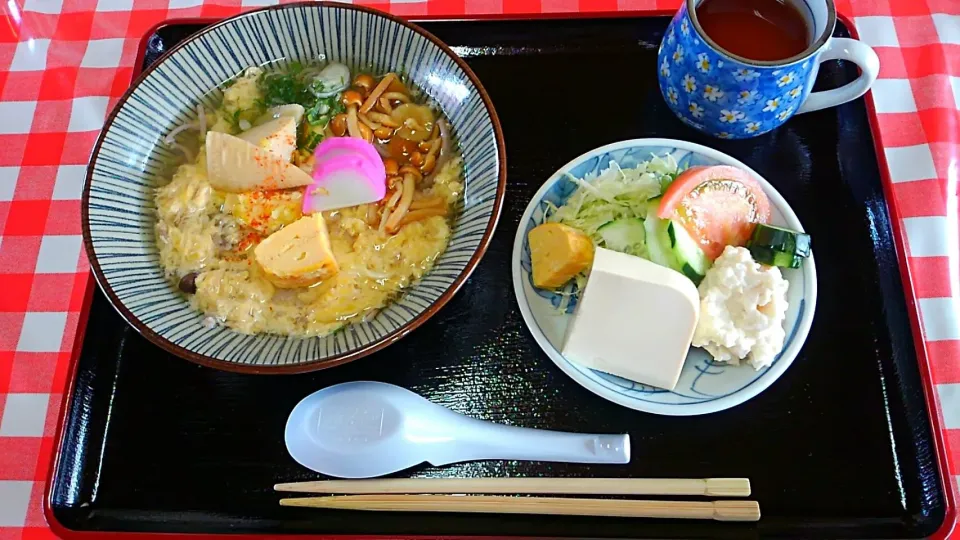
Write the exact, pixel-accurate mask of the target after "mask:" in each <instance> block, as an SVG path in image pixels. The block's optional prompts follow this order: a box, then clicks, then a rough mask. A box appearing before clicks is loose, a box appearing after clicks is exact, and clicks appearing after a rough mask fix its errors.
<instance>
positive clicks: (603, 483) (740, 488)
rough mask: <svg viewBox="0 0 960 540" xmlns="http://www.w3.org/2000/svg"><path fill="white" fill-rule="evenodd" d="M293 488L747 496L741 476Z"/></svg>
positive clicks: (307, 488)
mask: <svg viewBox="0 0 960 540" xmlns="http://www.w3.org/2000/svg"><path fill="white" fill-rule="evenodd" d="M273 489H275V490H276V491H286V492H297V493H340V494H389V493H404V494H411V493H431V494H440V493H485V494H497V493H499V494H518V493H540V494H553V495H671V496H672V495H696V496H708V497H747V496H749V495H750V480H749V479H747V478H390V479H383V480H324V481H318V482H293V483H288V484H277V485H275V486H274V487H273Z"/></svg>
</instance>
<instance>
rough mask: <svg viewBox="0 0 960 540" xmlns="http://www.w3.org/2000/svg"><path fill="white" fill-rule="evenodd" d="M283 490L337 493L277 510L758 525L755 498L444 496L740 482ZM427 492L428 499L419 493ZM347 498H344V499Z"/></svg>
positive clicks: (641, 491)
mask: <svg viewBox="0 0 960 540" xmlns="http://www.w3.org/2000/svg"><path fill="white" fill-rule="evenodd" d="M274 489H275V490H277V491H282V492H300V493H337V494H341V495H336V496H327V497H301V498H287V499H281V500H280V504H281V505H283V506H300V507H310V508H328V509H341V510H364V511H378V512H462V513H494V514H540V515H576V516H608V517H635V518H675V519H713V520H718V521H757V520H759V519H760V506H759V505H758V504H757V502H756V501H674V500H667V501H653V500H623V499H594V498H560V497H503V496H495V495H470V496H458V495H451V494H462V495H466V494H474V493H486V494H490V493H499V494H507V493H509V494H521V493H538V494H558V495H559V494H563V495H664V496H677V495H693V496H714V497H744V496H748V495H750V481H749V480H748V479H746V478H705V479H694V478H662V479H661V478H469V479H455V478H437V479H432V478H414V479H387V480H346V481H343V480H330V481H319V482H295V483H288V484H277V485H276V486H274ZM426 493H429V494H430V495H425V494H426ZM344 494H349V495H344Z"/></svg>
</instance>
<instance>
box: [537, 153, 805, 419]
mask: <svg viewBox="0 0 960 540" xmlns="http://www.w3.org/2000/svg"><path fill="white" fill-rule="evenodd" d="M667 155H671V156H673V157H674V159H676V161H677V163H678V165H679V167H680V168H681V169H686V168H688V167H693V166H697V165H718V164H722V163H721V162H720V161H717V160H715V159H712V158H710V157H707V156H704V155H702V154H697V153H694V152H689V151H686V150H680V149H677V148H670V147H652V146H632V147H629V148H622V149H619V150H614V151H611V152H606V153H604V154H602V155H600V156H598V157H593V158H590V159H587V160H585V161H583V162H581V163H578V164H576V165H575V166H574V167H573V168H572V169H570V170H569V171H567V172H569V173H570V174H572V175H573V176H575V177H577V178H589V177H595V176H597V175H599V174H600V173H601V171H603V170H604V169H607V168H608V167H610V163H611V162H614V163H616V164H618V165H619V166H620V167H621V168H624V169H628V168H633V167H636V166H637V165H638V164H639V163H641V162H643V161H647V160H649V159H651V158H652V157H654V156H657V157H666V156H667ZM574 191H576V185H575V184H574V183H573V182H571V181H569V180H567V179H565V178H559V179H557V180H556V181H555V182H554V184H553V185H552V186H550V187H549V188H548V190H547V192H546V193H545V195H544V196H543V197H542V198H541V199H540V200H539V201H536V204H537V208H536V210H535V211H534V212H533V213H532V215H531V217H530V219H529V220H527V222H526V223H525V225H524V229H523V244H522V251H521V254H520V269H521V273H522V274H523V277H524V280H525V281H526V282H527V284H529V290H532V291H533V292H534V293H535V294H536V295H537V296H539V297H541V298H544V299H546V300H548V301H549V302H550V304H551V305H552V306H553V307H554V308H559V306H560V305H561V299H562V295H561V294H558V293H557V292H553V291H548V290H543V289H539V288H537V287H535V286H534V285H533V275H532V271H531V258H530V257H531V256H530V244H529V241H528V240H527V238H528V234H529V232H530V230H531V229H533V228H534V227H536V226H537V225H540V224H542V223H543V222H544V216H545V211H546V209H547V208H549V206H550V204H552V205H555V206H562V205H563V204H565V203H566V201H567V199H568V198H569V197H570V196H571V195H572V194H573V193H574ZM548 202H549V203H550V204H548ZM798 275H799V277H800V281H799V283H795V284H791V286H792V287H795V286H799V288H800V290H801V291H802V290H805V288H806V277H805V276H804V274H803V273H802V272H799V273H798ZM561 291H562V293H563V294H566V295H571V294H573V296H571V297H570V299H569V302H570V303H569V305H568V306H567V309H566V310H565V311H564V312H563V313H562V314H561V313H560V312H559V311H558V312H557V314H556V315H557V316H568V315H570V314H572V313H573V311H574V308H575V306H576V301H577V298H576V296H575V291H574V289H573V285H572V284H568V285H567V286H566V287H565V288H564V289H562V290H561ZM805 310H806V301H805V300H801V301H800V304H799V306H798V311H797V315H796V317H795V321H794V324H793V326H792V328H791V329H790V331H789V332H788V333H787V336H786V339H785V340H784V345H783V350H786V349H787V348H788V347H789V346H790V344H791V343H792V342H793V341H794V339H795V338H796V335H797V332H798V330H799V328H800V324H801V321H802V320H803V315H804V312H805ZM532 322H533V324H534V325H536V326H537V329H538V330H539V332H540V333H541V334H543V335H546V333H545V332H544V330H543V328H542V327H541V326H540V323H539V322H538V321H537V318H536V316H534V317H533V321H532ZM697 351H698V349H691V354H696V352H697ZM782 354H783V353H782V352H781V353H780V354H778V355H777V356H776V358H775V359H774V361H773V363H771V364H770V366H767V367H765V368H763V369H761V370H758V371H755V370H754V369H753V368H752V367H751V366H749V365H747V364H741V365H739V366H736V365H731V364H726V363H723V362H716V361H714V360H713V359H712V358H710V357H709V355H707V354H706V353H705V352H701V356H702V358H700V359H699V360H698V361H697V362H696V364H694V365H693V369H695V370H696V372H697V374H696V375H695V376H694V377H693V380H692V381H691V382H690V384H689V386H688V387H686V388H680V387H679V386H678V388H675V389H674V390H672V391H671V390H664V389H662V388H656V387H653V386H649V385H645V384H642V383H637V382H634V381H631V380H628V379H624V378H622V377H618V376H616V375H611V374H609V373H604V372H602V371H597V370H594V369H590V368H585V367H582V366H580V365H578V364H576V363H575V362H571V361H569V360H566V359H565V358H564V359H563V360H564V361H565V362H566V363H567V365H568V366H569V367H571V368H573V369H574V370H576V371H577V372H579V373H580V374H582V375H584V376H585V377H587V378H589V379H591V380H593V381H595V382H597V383H599V384H600V385H601V386H603V387H604V388H606V389H607V390H610V391H612V392H615V393H618V394H621V395H623V396H626V397H629V398H630V399H633V400H637V401H642V402H645V403H652V404H658V405H699V404H704V403H709V402H712V401H716V400H719V399H722V398H725V397H727V396H730V395H733V394H735V393H737V392H740V391H742V390H744V389H746V388H748V387H750V386H752V385H753V384H755V383H756V382H757V381H758V380H760V379H761V378H762V377H763V375H764V374H765V373H766V372H767V371H768V370H770V369H771V368H772V367H773V366H775V365H776V364H777V363H778V362H780V360H781V357H782ZM689 359H690V356H689V355H688V362H689ZM685 369H686V368H685ZM728 370H750V372H753V376H752V377H750V378H748V379H747V380H745V381H743V382H741V384H740V385H739V386H737V387H736V388H735V389H729V388H727V389H725V390H723V391H720V392H711V390H710V388H708V387H709V386H711V384H709V382H708V381H709V380H710V379H712V378H719V377H721V376H722V375H724V374H725V373H727V371H728ZM681 380H682V378H681ZM716 382H719V379H717V381H716ZM712 386H714V387H719V386H720V385H719V384H714V385H712Z"/></svg>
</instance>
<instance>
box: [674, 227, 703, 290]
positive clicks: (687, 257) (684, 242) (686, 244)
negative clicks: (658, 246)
mask: <svg viewBox="0 0 960 540" xmlns="http://www.w3.org/2000/svg"><path fill="white" fill-rule="evenodd" d="M667 234H668V235H669V237H670V246H671V248H672V250H673V256H674V257H675V258H676V260H677V264H678V265H679V268H678V270H680V272H682V273H683V274H684V275H685V276H687V277H688V278H690V280H691V281H693V283H694V284H695V285H699V284H700V282H701V281H702V280H703V278H704V276H706V275H707V270H708V269H709V268H710V265H711V263H710V259H708V258H707V256H706V254H705V253H704V252H703V250H702V249H700V246H698V245H697V242H696V240H694V239H693V238H692V237H691V236H690V233H688V232H687V230H686V229H685V228H683V226H682V225H680V224H679V223H675V222H674V221H668V222H667Z"/></svg>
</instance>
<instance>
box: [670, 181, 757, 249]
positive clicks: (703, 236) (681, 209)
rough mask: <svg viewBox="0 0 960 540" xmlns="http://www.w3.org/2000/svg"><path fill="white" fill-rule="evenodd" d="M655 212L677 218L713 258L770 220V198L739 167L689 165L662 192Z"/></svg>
mask: <svg viewBox="0 0 960 540" xmlns="http://www.w3.org/2000/svg"><path fill="white" fill-rule="evenodd" d="M657 215H658V216H659V217H660V218H661V219H674V220H677V222H679V223H680V224H681V225H683V227H684V228H685V229H686V230H687V232H689V233H690V236H691V237H693V239H694V240H696V241H697V243H698V244H699V245H700V249H702V250H703V252H704V254H705V255H706V256H707V257H708V258H710V259H711V260H713V259H716V258H717V257H719V256H720V254H721V253H723V248H725V247H726V246H742V245H744V244H746V243H747V240H749V239H750V235H751V234H753V229H754V228H756V224H757V223H767V222H768V221H769V220H770V200H769V199H767V195H766V194H765V193H764V192H763V188H762V187H760V184H759V183H758V182H757V181H756V180H755V179H754V178H753V177H752V176H751V175H750V174H749V173H747V172H746V171H744V170H742V169H738V168H736V167H730V166H727V165H718V166H713V167H690V168H689V169H687V170H685V171H683V172H682V173H680V175H679V176H677V178H676V180H674V181H673V183H672V184H670V186H669V187H668V188H667V191H666V192H664V194H663V199H661V201H660V208H659V209H658V211H657Z"/></svg>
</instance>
